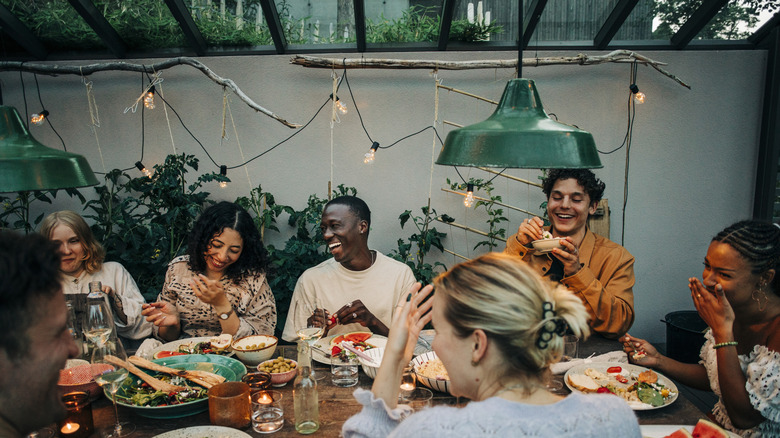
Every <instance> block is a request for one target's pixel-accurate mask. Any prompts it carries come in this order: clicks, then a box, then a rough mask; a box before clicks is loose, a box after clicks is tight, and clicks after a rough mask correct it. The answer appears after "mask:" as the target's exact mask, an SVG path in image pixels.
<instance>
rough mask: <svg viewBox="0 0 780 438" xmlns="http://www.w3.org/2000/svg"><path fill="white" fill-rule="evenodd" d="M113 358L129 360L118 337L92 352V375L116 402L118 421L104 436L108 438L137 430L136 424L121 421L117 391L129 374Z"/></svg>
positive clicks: (115, 413) (118, 436)
mask: <svg viewBox="0 0 780 438" xmlns="http://www.w3.org/2000/svg"><path fill="white" fill-rule="evenodd" d="M112 356H113V358H118V359H121V360H123V361H126V360H127V354H125V350H124V348H123V347H122V343H121V342H119V340H118V339H117V340H116V341H113V342H103V344H102V345H96V346H95V350H94V351H93V352H92V361H91V363H92V366H91V368H90V370H91V371H92V377H94V378H95V382H97V384H98V385H100V386H101V387H103V388H104V389H108V392H109V393H111V401H112V402H113V403H114V415H115V418H116V422H115V424H114V428H113V430H109V431H107V433H105V434H104V435H103V436H104V437H106V438H120V437H125V436H128V435H130V434H131V433H133V432H134V431H135V425H134V424H132V423H120V422H119V408H118V407H117V404H116V392H117V390H118V389H119V387H120V386H121V385H122V383H123V382H124V381H125V379H126V378H127V376H128V374H129V373H128V371H127V368H124V367H122V366H119V365H117V364H116V363H115V362H114V361H112V360H111V359H112Z"/></svg>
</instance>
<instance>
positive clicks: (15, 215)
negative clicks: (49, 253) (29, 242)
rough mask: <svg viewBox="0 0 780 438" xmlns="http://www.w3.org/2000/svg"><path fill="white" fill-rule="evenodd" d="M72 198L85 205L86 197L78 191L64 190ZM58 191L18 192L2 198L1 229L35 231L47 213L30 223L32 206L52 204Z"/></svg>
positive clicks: (0, 203) (0, 201) (26, 232)
mask: <svg viewBox="0 0 780 438" xmlns="http://www.w3.org/2000/svg"><path fill="white" fill-rule="evenodd" d="M63 190H64V191H65V193H67V194H68V195H69V196H70V197H73V196H76V197H78V198H79V200H81V203H82V204H83V203H84V201H85V199H84V196H83V195H82V194H81V192H79V191H78V190H77V189H63ZM57 192H58V190H44V191H37V190H36V191H30V192H18V193H17V194H16V196H10V197H8V196H0V205H2V207H3V210H2V211H0V228H8V229H12V230H22V231H24V233H25V234H28V233H31V232H33V231H35V228H37V225H38V224H39V223H41V221H42V220H43V218H44V216H46V213H41V214H40V215H38V216H37V217H36V218H35V219H33V220H32V222H30V206H31V205H33V204H34V203H36V202H44V203H46V204H51V203H52V199H54V198H56V197H57Z"/></svg>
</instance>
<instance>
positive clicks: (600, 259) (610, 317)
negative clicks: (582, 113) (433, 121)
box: [504, 169, 634, 338]
mask: <svg viewBox="0 0 780 438" xmlns="http://www.w3.org/2000/svg"><path fill="white" fill-rule="evenodd" d="M542 191H543V192H544V194H545V195H547V217H548V218H549V219H550V226H549V227H545V226H544V220H543V219H542V218H539V217H531V218H528V219H526V220H524V221H523V223H522V224H520V226H519V227H518V230H517V234H515V235H514V236H512V237H510V238H509V239H507V241H506V249H505V250H504V252H506V253H508V254H512V255H517V256H520V257H522V259H523V261H525V262H527V263H528V264H529V265H531V267H532V268H533V269H534V271H536V272H537V273H538V274H539V275H543V276H545V277H548V278H550V279H551V280H555V281H558V282H560V283H561V284H563V285H565V286H567V287H568V288H569V289H571V290H572V291H574V293H575V294H576V295H577V296H578V297H579V298H580V299H581V300H582V302H583V303H584V304H585V308H586V309H588V313H589V314H590V325H591V328H592V329H593V331H594V332H596V333H598V334H600V335H602V336H606V337H610V338H616V337H619V336H621V335H623V334H624V333H626V332H627V331H628V329H629V328H630V327H631V324H633V323H634V292H633V287H634V256H632V255H631V254H630V253H629V252H628V251H627V250H626V249H625V248H623V247H622V246H620V245H618V244H617V243H615V242H612V241H611V240H609V239H607V238H606V237H603V236H599V235H598V234H595V233H593V232H592V231H590V229H588V226H587V225H588V218H589V217H590V216H591V215H592V214H594V213H595V212H596V207H598V204H599V201H600V200H601V196H602V195H603V194H604V183H603V182H601V180H599V179H598V178H596V175H594V174H593V172H591V171H590V170H587V169H551V170H550V171H549V172H548V173H547V177H546V178H545V179H544V182H543V183H542ZM553 237H555V238H560V239H561V240H560V245H559V246H558V247H557V248H554V249H553V250H552V251H550V252H546V253H544V254H543V253H540V252H538V251H534V249H533V243H532V242H533V241H534V240H539V239H543V238H553Z"/></svg>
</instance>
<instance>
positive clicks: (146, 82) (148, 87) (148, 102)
mask: <svg viewBox="0 0 780 438" xmlns="http://www.w3.org/2000/svg"><path fill="white" fill-rule="evenodd" d="M19 76H20V81H21V83H22V95H23V99H24V105H25V113H27V114H30V113H29V112H28V107H27V96H26V92H25V86H24V77H23V75H22V72H21V71H20V72H19ZM34 78H35V86H36V90H37V94H38V101H39V103H40V105H41V110H40V111H38V112H36V113H33V114H31V116H30V119H29V121H30V123H32V124H33V125H36V126H39V125H42V124H43V123H44V122H46V123H48V125H49V127H50V128H51V129H52V131H53V132H54V133H55V134H56V135H57V137H58V138H59V139H60V141H61V143H62V147H63V149H64V150H66V151H67V147H66V145H65V141H64V140H63V138H62V136H60V134H59V133H58V132H57V130H56V129H55V128H54V126H53V125H52V123H51V114H50V112H49V111H48V110H46V106H45V105H44V103H43V99H42V98H41V92H40V85H39V83H38V77H37V74H34ZM636 78H637V63H636V62H634V63H632V64H631V70H630V85H629V92H630V94H629V98H628V105H627V106H628V109H627V113H628V117H627V127H626V134H625V136H624V138H623V142H622V143H621V144H620V145H619V146H618V147H616V148H614V149H612V150H610V151H606V152H605V151H601V150H599V153H600V154H604V155H608V154H612V153H614V152H617V151H618V150H620V149H622V148H623V147H624V146H625V147H626V165H625V172H626V175H625V186H624V200H623V215H624V216H625V204H626V202H627V196H628V169H629V153H630V148H631V140H632V133H633V126H634V119H635V117H636V104H642V103H644V102H645V101H646V95H645V93H643V92H641V91H640V90H639V87H638V86H637V84H636ZM162 82H163V79H162V77H160V74H159V72H157V73H155V74H154V76H150V75H149V74H148V73H142V78H141V88H142V92H141V94H140V95H139V97H138V98H137V99H136V100H135V102H134V103H133V104H132V105H131V106H129V107H127V108H125V113H127V112H132V113H135V112H136V110H137V108H138V107H139V106H140V107H141V151H140V152H141V154H140V158H139V160H138V161H136V162H135V164H134V166H132V167H127V168H124V169H120V170H121V171H122V172H127V171H129V170H132V169H133V168H136V169H138V171H139V172H141V173H142V174H144V175H145V176H147V177H149V178H153V177H154V173H153V172H152V171H151V170H149V168H148V167H146V166H145V165H144V163H143V161H144V152H145V112H146V111H147V110H150V111H151V110H154V109H155V108H157V103H156V99H159V100H161V101H162V102H163V104H164V107H165V108H166V118H167V109H170V110H171V111H172V112H173V114H174V115H175V116H176V118H177V119H178V121H179V123H180V124H181V126H182V127H183V128H184V129H185V131H187V133H188V134H189V135H190V136H191V137H192V139H193V140H194V141H195V142H196V143H197V144H198V145H199V146H200V148H201V149H202V150H203V152H204V153H205V154H206V156H207V157H208V159H209V160H210V161H211V162H212V163H213V165H214V166H215V167H217V168H218V169H219V177H218V178H217V181H218V184H219V186H220V187H223V188H224V187H226V186H227V182H228V181H229V178H228V177H227V173H228V170H233V169H237V168H240V167H244V166H246V165H248V164H249V163H251V162H252V161H255V160H257V159H258V158H261V157H263V156H264V155H266V154H268V153H270V152H271V151H273V150H275V149H276V148H278V147H279V146H281V145H282V144H285V143H287V142H288V141H290V140H291V139H292V138H293V137H295V136H296V135H298V134H300V133H301V132H302V131H304V130H305V129H306V128H307V127H308V126H309V125H310V124H311V123H312V122H313V121H314V120H315V119H316V118H317V116H318V115H319V114H320V112H322V109H323V108H325V106H326V105H328V103H330V102H332V101H333V100H334V98H335V102H334V103H333V105H335V107H336V109H337V110H338V112H339V113H340V114H341V115H346V114H347V113H348V112H349V109H348V107H347V104H346V103H345V102H344V101H343V100H342V99H340V98H339V97H338V94H337V92H338V90H339V89H340V87H341V84H342V82H343V83H344V84H346V86H347V90H348V93H349V97H350V100H351V103H352V106H353V107H354V109H355V112H356V113H357V115H358V119H359V121H360V126H361V127H362V129H363V132H364V133H365V135H366V137H367V139H368V141H369V143H370V147H369V149H368V151H367V152H366V153H365V154H364V156H363V163H365V164H367V165H370V164H372V163H374V162H375V160H376V156H377V152H378V150H379V149H390V148H392V147H394V146H396V145H398V144H399V143H401V142H403V141H405V140H407V139H409V138H412V137H414V136H417V135H419V134H422V133H423V132H426V131H428V130H433V132H434V134H435V138H436V139H437V140H438V144H439V145H443V144H444V141H443V140H442V138H441V135H440V134H439V131H438V130H437V129H436V126H435V124H434V125H429V126H426V127H424V128H422V129H420V130H418V131H415V132H412V133H410V134H408V135H405V136H402V137H400V138H399V139H397V140H395V141H394V142H392V143H390V144H388V145H386V146H382V145H380V143H379V142H378V141H376V140H374V138H372V136H371V134H370V133H369V130H368V128H367V127H366V123H365V121H364V120H363V115H362V114H361V112H360V108H359V106H358V105H357V101H356V99H355V96H354V93H353V91H352V86H351V84H350V82H349V77H348V74H347V68H346V66H345V67H344V69H343V72H342V77H341V78H340V79H339V80H338V83H337V84H336V85H335V87H334V89H335V91H336V93H329V95H328V96H327V98H326V99H325V100H324V102H323V103H322V105H320V106H319V108H318V109H317V110H316V111H315V112H314V115H312V117H311V118H310V119H309V120H308V121H307V122H306V123H305V124H303V125H302V126H301V127H300V128H299V129H297V130H296V131H295V132H293V133H292V134H291V135H289V136H287V137H285V138H284V139H282V140H280V141H279V142H277V143H276V144H274V145H272V146H270V147H268V148H267V149H265V150H264V151H262V152H260V153H258V154H256V155H254V156H252V157H251V158H249V159H245V160H244V161H243V162H241V163H239V164H236V165H233V166H228V165H227V164H220V163H218V162H217V161H216V160H215V159H214V157H212V155H211V153H210V152H209V151H208V149H207V148H206V147H205V145H204V144H203V143H202V142H201V141H200V140H199V139H198V138H197V136H196V135H195V134H194V133H193V132H192V131H191V130H190V129H189V127H187V125H186V123H185V122H184V120H183V119H182V117H181V115H180V114H179V112H178V111H176V109H175V108H174V107H173V105H171V103H170V102H169V101H168V100H166V99H165V98H164V97H163V95H162V93H159V92H158V91H157V87H158V86H161V84H162ZM88 95H89V93H88ZM141 104H142V105H141ZM96 109H97V108H95V110H96ZM92 111H93V109H92V105H91V104H90V112H92ZM551 115H553V116H554V114H551ZM169 125H170V122H169ZM98 126H99V125H98ZM28 128H29V124H28ZM169 129H170V126H169ZM223 131H224V128H223ZM223 135H224V134H223ZM171 140H173V138H171ZM174 150H175V148H174ZM242 158H243V153H242ZM505 170H506V169H503V170H502V171H501V172H498V173H497V174H496V175H495V176H494V177H493V178H491V179H490V180H489V181H488V182H487V183H490V182H492V181H493V179H495V178H496V177H497V176H499V175H500V174H501V173H503V172H504V171H505ZM455 171H456V172H457V174H458V177H459V178H460V179H461V180H462V181H463V184H464V185H465V186H466V193H465V197H464V201H463V204H464V206H465V207H467V208H470V207H472V206H473V205H474V194H473V193H474V187H475V185H474V184H473V183H472V181H471V180H469V181H466V179H465V178H463V176H462V175H461V173H460V171H459V170H458V168H457V167H455ZM96 173H98V174H103V172H96Z"/></svg>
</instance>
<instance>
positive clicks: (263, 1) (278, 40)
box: [260, 0, 287, 54]
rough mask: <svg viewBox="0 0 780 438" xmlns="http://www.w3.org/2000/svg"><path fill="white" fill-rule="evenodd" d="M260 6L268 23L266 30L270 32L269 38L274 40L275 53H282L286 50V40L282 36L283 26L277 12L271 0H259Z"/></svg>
mask: <svg viewBox="0 0 780 438" xmlns="http://www.w3.org/2000/svg"><path fill="white" fill-rule="evenodd" d="M260 6H261V7H262V8H263V15H264V16H265V22H266V24H268V31H269V32H271V39H273V41H274V47H276V53H279V54H283V53H285V52H286V50H287V41H286V39H285V37H284V28H282V21H281V20H280V19H279V12H278V11H277V10H276V5H275V4H274V2H273V0H260Z"/></svg>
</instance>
